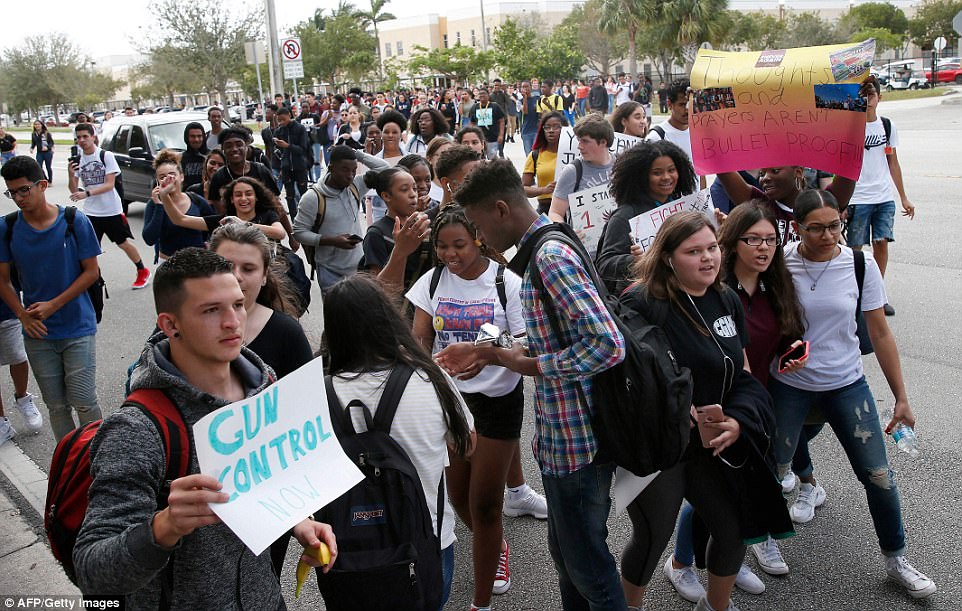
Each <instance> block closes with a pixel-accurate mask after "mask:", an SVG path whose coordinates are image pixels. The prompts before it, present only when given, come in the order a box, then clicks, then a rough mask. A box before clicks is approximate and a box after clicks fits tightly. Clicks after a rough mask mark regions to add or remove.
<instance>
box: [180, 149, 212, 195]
mask: <svg viewBox="0 0 962 611" xmlns="http://www.w3.org/2000/svg"><path fill="white" fill-rule="evenodd" d="M206 162H207V156H206V155H205V154H204V153H201V152H200V151H194V150H189V149H188V150H186V151H184V153H183V155H181V157H180V166H181V167H182V168H183V169H184V187H183V188H184V190H185V191H186V190H187V189H189V188H190V187H191V186H193V185H199V184H201V183H202V182H203V181H204V164H205V163H206ZM201 195H203V192H201Z"/></svg>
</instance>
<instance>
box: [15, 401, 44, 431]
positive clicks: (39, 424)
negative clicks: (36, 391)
mask: <svg viewBox="0 0 962 611" xmlns="http://www.w3.org/2000/svg"><path fill="white" fill-rule="evenodd" d="M14 399H15V401H14V407H16V408H17V409H18V410H20V413H21V414H23V421H24V422H25V423H26V424H27V430H28V431H30V432H31V433H35V434H36V433H39V432H40V429H42V428H43V416H41V415H40V410H38V409H37V406H36V405H34V403H33V395H32V394H30V393H27V394H25V395H24V396H22V397H20V398H19V399H16V397H15V398H14Z"/></svg>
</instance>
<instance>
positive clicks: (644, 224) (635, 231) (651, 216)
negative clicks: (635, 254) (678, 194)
mask: <svg viewBox="0 0 962 611" xmlns="http://www.w3.org/2000/svg"><path fill="white" fill-rule="evenodd" d="M679 212H701V213H702V214H704V215H705V216H706V217H708V220H710V221H711V222H712V224H715V206H714V205H713V204H712V201H711V190H710V189H703V190H701V191H696V192H695V193H692V194H691V195H688V196H685V197H682V198H681V199H676V200H675V201H672V202H668V203H667V204H665V205H664V206H659V207H657V208H655V209H654V210H649V211H648V212H644V213H642V214H639V215H638V216H636V217H633V218H632V219H631V220H630V221H628V225H629V226H630V227H631V238H632V239H633V240H634V242H635V244H637V245H639V246H641V250H642V252H644V251H646V250H648V249H649V248H650V247H651V243H652V242H654V240H655V234H657V233H658V228H659V227H661V224H662V223H664V222H665V219H666V218H668V217H669V216H671V215H673V214H678V213H679Z"/></svg>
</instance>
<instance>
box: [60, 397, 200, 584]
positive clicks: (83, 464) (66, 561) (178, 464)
mask: <svg viewBox="0 0 962 611" xmlns="http://www.w3.org/2000/svg"><path fill="white" fill-rule="evenodd" d="M124 405H125V406H132V407H136V408H138V409H140V410H141V411H142V412H143V413H144V415H146V416H147V418H148V419H149V420H150V421H151V422H152V423H153V424H154V426H156V427H157V432H158V433H160V438H161V439H162V440H163V442H164V448H165V449H166V454H167V472H166V475H165V476H164V482H165V485H164V486H162V487H161V489H160V493H159V494H158V497H157V508H158V509H163V508H164V507H166V506H167V495H168V494H169V493H170V482H172V481H173V480H175V479H178V478H181V477H184V476H186V475H187V470H188V468H189V466H190V439H189V437H188V436H187V425H186V424H185V423H184V418H183V416H181V414H180V411H179V410H178V409H177V407H176V406H175V405H174V404H173V403H172V402H171V400H170V399H169V398H168V397H167V395H166V394H164V392H163V391H161V390H155V389H140V390H135V391H134V392H133V393H131V394H130V396H128V397H127V400H126V401H125V402H124ZM102 423H103V420H95V421H94V422H91V423H89V424H86V425H84V426H82V427H80V428H77V429H74V430H73V431H71V432H70V433H69V434H68V435H67V436H66V437H64V438H63V439H61V440H60V442H59V443H58V444H57V448H56V449H55V450H54V452H53V460H51V462H50V475H49V481H48V482H47V501H46V503H45V505H44V512H43V526H44V529H45V530H46V531H47V538H48V539H49V540H50V550H51V551H52V552H53V556H54V558H56V559H57V560H59V561H60V564H62V565H63V569H64V572H65V573H67V577H69V578H70V581H72V582H73V583H75V584H76V583H77V576H76V573H75V570H74V565H73V548H74V544H75V543H76V542H77V534H78V533H79V532H80V526H81V525H82V524H83V521H84V516H85V515H86V513H87V493H88V491H89V489H90V484H91V482H92V481H93V480H92V479H91V477H90V444H91V442H92V441H93V439H94V437H95V436H96V435H97V431H99V430H100V425H101V424H102Z"/></svg>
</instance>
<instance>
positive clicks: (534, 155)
mask: <svg viewBox="0 0 962 611" xmlns="http://www.w3.org/2000/svg"><path fill="white" fill-rule="evenodd" d="M539 154H541V151H539V150H538V149H531V163H532V164H533V165H534V171H533V172H532V173H533V174H534V177H535V183H537V182H538V155H539Z"/></svg>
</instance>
